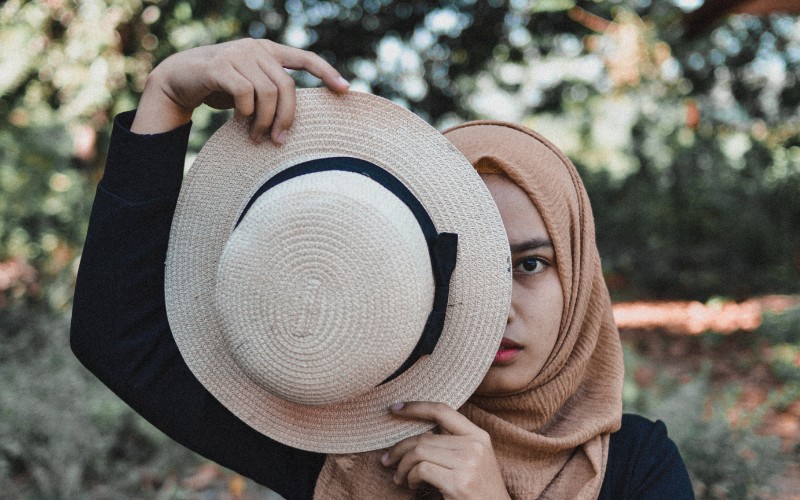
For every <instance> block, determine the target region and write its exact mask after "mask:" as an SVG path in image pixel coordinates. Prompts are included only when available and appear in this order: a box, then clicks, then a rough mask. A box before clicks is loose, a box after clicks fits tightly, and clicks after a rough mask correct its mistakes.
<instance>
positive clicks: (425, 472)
mask: <svg viewBox="0 0 800 500" xmlns="http://www.w3.org/2000/svg"><path fill="white" fill-rule="evenodd" d="M452 473H453V471H452V470H451V469H449V468H446V467H442V466H441V465H437V464H434V463H431V462H420V463H418V464H416V465H415V466H414V468H412V469H411V471H410V472H409V473H408V487H409V488H411V489H412V490H417V489H419V488H422V487H423V486H425V485H428V484H429V485H431V486H433V487H434V488H436V489H437V490H439V491H442V490H444V489H445V484H446V482H447V477H448V476H449V475H451V474H452Z"/></svg>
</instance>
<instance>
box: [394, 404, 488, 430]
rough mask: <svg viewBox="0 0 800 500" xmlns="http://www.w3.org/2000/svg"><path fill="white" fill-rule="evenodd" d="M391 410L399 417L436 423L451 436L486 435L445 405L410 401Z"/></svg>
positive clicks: (395, 405) (396, 405)
mask: <svg viewBox="0 0 800 500" xmlns="http://www.w3.org/2000/svg"><path fill="white" fill-rule="evenodd" d="M389 409H390V410H391V411H392V413H393V414H395V415H397V416H398V417H403V418H414V419H419V420H428V421H431V422H436V424H438V425H439V429H441V430H443V431H445V432H447V433H449V434H456V435H468V434H472V433H476V432H478V433H484V434H485V432H484V431H483V430H482V429H481V428H480V427H478V426H477V425H475V424H473V423H472V422H470V420H469V419H468V418H467V417H465V416H464V415H462V414H460V413H458V412H457V411H456V410H454V409H452V408H450V407H449V406H447V405H446V404H444V403H433V402H428V401H410V402H406V403H394V404H392V405H391V406H390V407H389Z"/></svg>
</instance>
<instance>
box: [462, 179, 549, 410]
mask: <svg viewBox="0 0 800 500" xmlns="http://www.w3.org/2000/svg"><path fill="white" fill-rule="evenodd" d="M481 178H482V179H483V181H484V182H485V183H486V187H488V188H489V192H490V193H491V194H492V197H493V198H494V201H495V203H496V204H497V208H499V209H500V216H501V217H502V219H503V225H504V226H505V228H506V233H507V234H508V241H509V244H510V246H511V263H512V266H513V285H512V288H511V307H510V309H509V311H508V322H507V323H506V331H505V335H504V336H503V341H502V343H501V345H500V349H499V350H498V351H497V355H496V356H495V359H494V362H493V363H492V366H491V368H489V372H488V373H487V374H486V377H484V379H483V382H481V384H480V386H478V389H477V390H476V391H475V393H476V394H478V395H501V394H510V393H514V392H518V391H520V390H522V389H523V388H525V387H526V386H527V385H528V384H529V383H530V381H531V380H533V378H534V377H535V376H536V375H537V374H538V373H539V371H540V370H541V369H542V367H543V366H544V364H545V362H546V361H547V358H548V356H549V355H550V353H551V352H552V350H553V346H554V345H555V343H556V339H557V338H558V331H559V327H560V324H561V313H562V311H563V309H564V298H563V294H562V289H561V281H560V280H559V278H558V269H557V263H556V259H555V250H554V249H553V244H552V242H551V240H550V235H549V234H548V232H547V229H546V228H545V225H544V222H543V221H542V217H541V215H539V211H538V210H537V209H536V207H535V206H534V204H533V202H532V201H531V199H530V198H529V197H528V195H527V194H526V193H525V191H523V190H522V188H520V187H519V186H517V185H516V184H514V183H513V182H512V181H511V180H510V179H509V178H508V177H506V176H504V175H481Z"/></svg>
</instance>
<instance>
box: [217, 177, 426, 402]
mask: <svg viewBox="0 0 800 500" xmlns="http://www.w3.org/2000/svg"><path fill="white" fill-rule="evenodd" d="M433 295H434V280H433V275H432V271H431V265H430V260H429V257H428V246H427V243H426V241H425V238H424V236H423V234H422V231H421V230H420V227H419V224H418V222H417V220H416V218H415V217H414V215H413V214H412V212H411V211H410V210H409V208H408V207H407V206H406V205H405V204H404V203H403V202H402V201H401V200H399V199H398V198H397V197H396V196H395V195H394V194H393V193H391V192H390V191H389V190H387V189H386V188H384V187H383V186H381V185H380V184H379V183H378V182H376V181H374V180H372V179H370V178H368V177H366V176H364V175H361V174H358V173H353V172H343V171H335V170H334V171H325V172H316V173H310V174H305V175H301V176H299V177H294V178H292V179H290V180H288V181H285V182H282V183H280V184H278V185H277V186H274V187H272V188H270V189H269V190H267V191H266V192H265V193H263V194H262V195H260V196H259V197H258V199H257V200H256V201H255V202H254V203H253V205H252V207H251V208H250V209H249V210H248V211H247V213H246V215H245V216H244V217H243V219H242V220H241V222H240V223H239V225H238V226H237V228H236V229H235V230H234V232H233V233H232V234H231V236H230V238H229V239H228V242H227V243H226V245H225V248H224V250H223V253H222V256H221V258H220V264H219V268H218V271H217V286H216V307H217V309H218V312H219V315H220V317H221V325H222V331H223V334H224V336H225V340H226V342H227V346H228V349H229V350H230V352H231V354H232V357H233V359H234V360H235V361H236V363H238V364H239V366H240V367H241V368H242V370H243V371H244V372H245V373H246V374H247V376H248V377H249V378H250V379H251V380H253V381H254V382H255V383H256V384H258V385H259V386H260V387H262V388H264V389H265V390H267V391H269V392H271V393H273V394H275V395H277V396H280V397H282V398H284V399H286V400H289V401H293V402H296V403H302V404H309V405H318V404H329V403H335V402H338V401H342V400H346V399H348V398H351V397H353V396H356V395H358V394H360V393H363V392H364V391H366V390H369V389H371V388H373V387H376V386H377V385H379V384H380V383H381V382H382V381H383V380H385V379H386V378H387V377H389V376H390V375H391V374H392V373H393V372H394V371H395V370H397V369H398V367H400V366H401V364H402V363H403V362H404V361H405V360H406V359H407V358H408V356H409V355H410V354H411V352H412V350H413V348H414V346H415V345H416V343H417V341H418V340H419V337H420V334H421V333H422V331H423V329H424V327H425V323H426V319H427V317H428V313H429V312H430V309H431V303H432V301H433Z"/></svg>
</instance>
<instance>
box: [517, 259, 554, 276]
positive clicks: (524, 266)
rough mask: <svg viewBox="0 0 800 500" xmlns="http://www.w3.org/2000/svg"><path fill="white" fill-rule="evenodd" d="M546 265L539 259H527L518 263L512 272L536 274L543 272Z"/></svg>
mask: <svg viewBox="0 0 800 500" xmlns="http://www.w3.org/2000/svg"><path fill="white" fill-rule="evenodd" d="M547 266H548V263H547V262H546V261H545V260H544V259H542V258H539V257H527V258H525V259H522V260H521V261H519V262H518V263H517V265H516V267H515V269H514V271H516V272H518V273H523V274H537V273H540V272H542V271H544V270H545V268H546V267H547Z"/></svg>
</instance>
